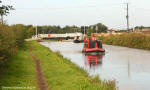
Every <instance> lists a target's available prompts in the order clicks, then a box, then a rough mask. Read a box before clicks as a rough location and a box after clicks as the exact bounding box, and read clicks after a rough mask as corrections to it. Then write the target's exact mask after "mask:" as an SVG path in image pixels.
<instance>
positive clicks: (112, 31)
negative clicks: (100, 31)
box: [107, 29, 117, 34]
mask: <svg viewBox="0 0 150 90" xmlns="http://www.w3.org/2000/svg"><path fill="white" fill-rule="evenodd" d="M107 33H109V34H113V33H117V30H113V29H110V30H107Z"/></svg>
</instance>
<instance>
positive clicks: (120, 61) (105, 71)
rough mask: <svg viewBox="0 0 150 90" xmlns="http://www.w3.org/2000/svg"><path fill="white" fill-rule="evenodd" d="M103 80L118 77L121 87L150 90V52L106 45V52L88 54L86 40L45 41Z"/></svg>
mask: <svg viewBox="0 0 150 90" xmlns="http://www.w3.org/2000/svg"><path fill="white" fill-rule="evenodd" d="M41 44H42V45H44V46H46V47H48V48H50V49H51V50H52V51H59V52H60V53H61V54H62V55H63V56H64V57H66V58H68V59H70V60H71V61H72V62H73V63H75V64H77V65H78V66H80V67H81V68H84V69H85V70H86V71H87V72H88V73H89V75H91V76H93V75H99V76H100V78H101V79H102V80H116V82H117V87H118V88H119V90H150V86H149V85H150V51H146V50H139V49H131V48H126V47H118V46H111V45H104V49H105V50H106V53H105V55H98V56H92V55H84V54H83V53H82V52H81V51H82V48H83V43H79V44H76V43H73V42H50V41H45V42H41Z"/></svg>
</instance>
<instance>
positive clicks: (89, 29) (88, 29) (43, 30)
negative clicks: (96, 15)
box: [37, 23, 108, 35]
mask: <svg viewBox="0 0 150 90" xmlns="http://www.w3.org/2000/svg"><path fill="white" fill-rule="evenodd" d="M37 29H38V34H48V33H56V34H63V33H75V32H81V33H86V34H88V35H91V33H96V32H97V33H100V32H106V31H107V29H108V28H107V26H105V25H104V24H102V23H98V24H95V25H90V26H81V27H78V26H75V25H73V26H68V25H67V26H65V27H60V26H51V25H49V26H38V27H37ZM96 29H97V31H96Z"/></svg>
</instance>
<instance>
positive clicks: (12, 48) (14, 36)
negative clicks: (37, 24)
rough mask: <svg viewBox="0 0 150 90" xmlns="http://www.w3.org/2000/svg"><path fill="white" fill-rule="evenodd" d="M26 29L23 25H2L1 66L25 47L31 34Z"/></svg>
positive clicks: (0, 29) (0, 37) (0, 35)
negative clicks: (25, 39)
mask: <svg viewBox="0 0 150 90" xmlns="http://www.w3.org/2000/svg"><path fill="white" fill-rule="evenodd" d="M26 29H27V28H26V27H25V26H23V25H21V24H19V25H12V26H8V25H0V65H2V64H4V63H5V62H7V61H8V60H9V58H10V57H11V56H12V55H14V54H15V53H16V51H17V49H19V47H21V46H22V45H23V43H24V38H26V37H28V36H27V35H28V34H30V33H28V32H27V30H26ZM28 31H29V30H28ZM29 32H30V31H29Z"/></svg>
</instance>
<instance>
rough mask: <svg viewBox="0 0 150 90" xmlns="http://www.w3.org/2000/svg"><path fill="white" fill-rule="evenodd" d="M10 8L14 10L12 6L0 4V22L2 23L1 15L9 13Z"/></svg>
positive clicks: (0, 2)
mask: <svg viewBox="0 0 150 90" xmlns="http://www.w3.org/2000/svg"><path fill="white" fill-rule="evenodd" d="M0 4H2V1H1V0H0ZM10 10H14V8H13V6H10V5H0V16H1V24H3V23H4V20H3V16H7V15H8V14H9V12H10Z"/></svg>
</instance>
